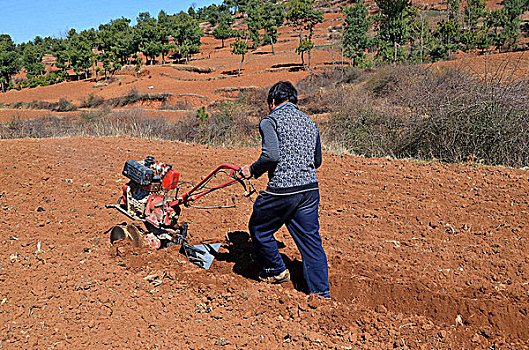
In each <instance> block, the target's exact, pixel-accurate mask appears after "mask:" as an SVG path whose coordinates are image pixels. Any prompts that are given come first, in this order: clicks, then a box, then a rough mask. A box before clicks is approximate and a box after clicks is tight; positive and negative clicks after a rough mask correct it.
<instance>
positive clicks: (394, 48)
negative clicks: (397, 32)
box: [393, 40, 397, 66]
mask: <svg viewBox="0 0 529 350" xmlns="http://www.w3.org/2000/svg"><path fill="white" fill-rule="evenodd" d="M393 51H395V52H394V56H393V65H394V66H395V65H397V41H395V40H393Z"/></svg>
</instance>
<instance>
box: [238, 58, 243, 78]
mask: <svg viewBox="0 0 529 350" xmlns="http://www.w3.org/2000/svg"><path fill="white" fill-rule="evenodd" d="M243 62H244V54H242V59H241V64H240V65H239V73H238V76H239V77H240V76H241V67H242V64H243Z"/></svg>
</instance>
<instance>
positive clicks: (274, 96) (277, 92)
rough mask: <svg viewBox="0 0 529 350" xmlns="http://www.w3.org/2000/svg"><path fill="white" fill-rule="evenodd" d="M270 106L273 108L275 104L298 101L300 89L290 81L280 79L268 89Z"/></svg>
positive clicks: (295, 102)
mask: <svg viewBox="0 0 529 350" xmlns="http://www.w3.org/2000/svg"><path fill="white" fill-rule="evenodd" d="M267 102H268V107H270V109H272V108H273V107H274V106H279V105H280V104H282V103H283V102H292V103H293V104H297V103H298V91H297V90H296V88H295V87H294V85H292V83H291V82H289V81H280V82H278V83H276V84H275V85H274V86H272V87H271V88H270V91H268V99H267Z"/></svg>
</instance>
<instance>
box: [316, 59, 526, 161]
mask: <svg viewBox="0 0 529 350" xmlns="http://www.w3.org/2000/svg"><path fill="white" fill-rule="evenodd" d="M335 95H336V96H337V97H336V99H335V101H336V103H335V104H334V105H330V106H329V109H330V110H332V111H333V114H334V117H333V118H332V119H331V120H330V121H329V123H327V125H325V127H326V130H327V134H326V137H327V140H326V141H327V142H329V143H337V144H340V147H342V148H343V147H344V146H345V148H346V149H348V150H349V151H351V152H354V153H357V154H364V155H369V156H371V155H376V156H381V155H389V156H396V157H412V158H418V159H432V158H435V159H439V160H442V161H447V162H461V161H465V160H467V159H477V160H480V161H481V162H483V163H487V164H502V165H507V166H514V167H520V166H526V165H527V164H529V147H528V146H529V134H528V133H527V131H528V129H529V127H528V125H529V118H528V117H529V103H528V96H529V84H528V82H527V81H526V80H518V81H514V80H509V81H503V80H502V79H499V78H491V77H488V79H487V81H485V80H483V79H482V78H480V77H479V76H476V75H473V74H471V73H468V72H464V71H461V70H455V69H445V70H442V71H432V70H430V69H426V68H423V67H395V68H391V67H388V68H385V69H383V70H381V71H379V72H378V73H377V74H375V75H374V76H373V77H371V78H370V79H369V80H368V81H367V82H366V84H365V86H364V87H362V88H360V87H357V88H356V89H353V88H352V89H344V88H343V87H342V88H341V90H340V89H335ZM327 100H328V99H327ZM319 103H320V104H322V105H323V104H325V101H323V102H319Z"/></svg>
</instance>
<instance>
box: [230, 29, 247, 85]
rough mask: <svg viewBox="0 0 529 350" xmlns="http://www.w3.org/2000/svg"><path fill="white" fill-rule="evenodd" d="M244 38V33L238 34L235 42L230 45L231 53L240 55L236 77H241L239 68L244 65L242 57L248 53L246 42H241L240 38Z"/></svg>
mask: <svg viewBox="0 0 529 350" xmlns="http://www.w3.org/2000/svg"><path fill="white" fill-rule="evenodd" d="M243 36H246V34H245V33H239V35H238V36H237V41H236V42H234V43H231V53H232V54H234V55H241V64H240V65H239V70H238V73H237V75H238V76H239V77H240V76H241V67H242V64H243V63H244V57H245V55H246V54H247V53H248V44H247V43H246V40H244V41H243V40H242V37H243Z"/></svg>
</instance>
